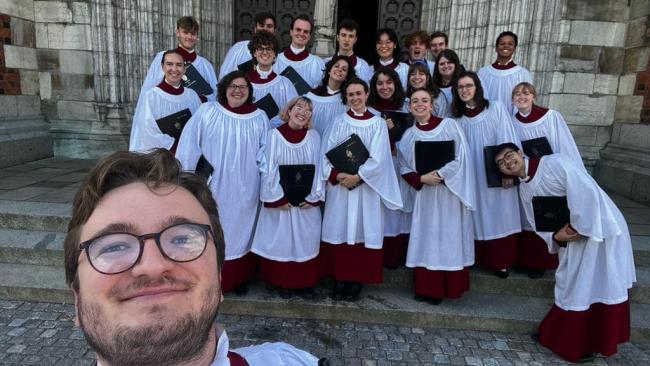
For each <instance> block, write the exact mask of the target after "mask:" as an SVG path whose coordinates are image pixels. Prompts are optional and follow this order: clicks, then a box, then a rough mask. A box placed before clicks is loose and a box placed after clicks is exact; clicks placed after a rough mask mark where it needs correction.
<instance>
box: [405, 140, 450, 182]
mask: <svg viewBox="0 0 650 366" xmlns="http://www.w3.org/2000/svg"><path fill="white" fill-rule="evenodd" d="M455 156H456V154H455V143H454V140H449V141H415V170H416V171H417V172H418V174H420V175H424V174H427V173H430V172H432V171H434V170H437V169H440V168H442V167H443V166H445V164H447V163H448V162H450V161H453V160H454V158H455Z"/></svg>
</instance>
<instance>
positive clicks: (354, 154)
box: [325, 133, 370, 174]
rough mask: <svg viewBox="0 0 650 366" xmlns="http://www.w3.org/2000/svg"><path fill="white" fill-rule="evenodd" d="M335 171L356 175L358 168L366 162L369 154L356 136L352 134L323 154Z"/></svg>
mask: <svg viewBox="0 0 650 366" xmlns="http://www.w3.org/2000/svg"><path fill="white" fill-rule="evenodd" d="M325 156H327V159H328V160H329V161H330V163H332V166H334V168H335V169H336V170H338V171H339V172H342V173H347V174H357V173H358V172H359V167H360V166H361V165H363V163H365V162H366V160H368V157H370V153H369V152H368V149H366V146H365V145H364V144H363V141H361V138H360V137H359V136H358V135H357V134H354V133H353V134H352V135H350V137H348V138H347V139H345V140H344V141H343V142H341V143H339V144H338V145H336V146H335V147H334V148H333V149H331V150H330V151H328V152H327V153H325Z"/></svg>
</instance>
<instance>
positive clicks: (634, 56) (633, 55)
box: [623, 47, 650, 73]
mask: <svg viewBox="0 0 650 366" xmlns="http://www.w3.org/2000/svg"><path fill="white" fill-rule="evenodd" d="M649 59H650V47H637V48H631V49H629V50H627V51H626V52H625V59H624V61H623V72H626V73H628V72H639V71H645V70H646V69H647V68H648V60H649Z"/></svg>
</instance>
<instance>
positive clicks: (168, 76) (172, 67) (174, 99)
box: [129, 50, 201, 153]
mask: <svg viewBox="0 0 650 366" xmlns="http://www.w3.org/2000/svg"><path fill="white" fill-rule="evenodd" d="M161 68H162V70H163V73H164V74H165V76H164V78H163V80H162V81H161V82H160V84H158V86H157V87H155V88H152V89H149V91H147V92H146V93H145V95H144V97H143V98H141V99H139V100H138V105H137V106H136V108H135V114H134V116H133V125H132V126H131V138H130V139H129V150H130V151H141V152H145V151H147V150H150V149H154V148H157V147H162V148H165V149H167V150H170V151H172V153H174V152H175V151H176V144H177V143H178V141H177V140H176V139H175V138H174V137H172V136H169V135H166V134H164V133H162V132H161V131H160V127H159V126H158V124H157V122H156V120H158V119H160V118H163V117H166V116H169V115H171V114H174V113H176V112H179V111H182V110H184V109H189V111H190V113H192V114H194V112H196V110H197V109H199V106H201V99H199V96H198V95H197V94H196V93H195V92H194V90H192V89H189V88H184V87H183V84H182V77H183V75H185V63H184V61H183V56H181V54H179V53H178V52H176V50H169V51H167V52H165V53H164V54H163V57H162V65H161Z"/></svg>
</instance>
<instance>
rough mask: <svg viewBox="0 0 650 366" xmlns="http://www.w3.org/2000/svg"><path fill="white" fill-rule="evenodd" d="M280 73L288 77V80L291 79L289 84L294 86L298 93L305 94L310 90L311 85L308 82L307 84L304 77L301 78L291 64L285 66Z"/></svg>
mask: <svg viewBox="0 0 650 366" xmlns="http://www.w3.org/2000/svg"><path fill="white" fill-rule="evenodd" d="M280 75H282V76H284V77H286V78H287V79H289V81H291V84H293V86H294V87H295V88H296V92H297V93H298V95H305V94H307V93H309V91H310V90H311V87H310V86H309V84H307V82H306V81H305V79H303V78H302V76H300V74H298V72H297V71H296V69H294V68H293V67H291V66H287V68H286V69H284V70H283V71H282V72H281V73H280Z"/></svg>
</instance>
